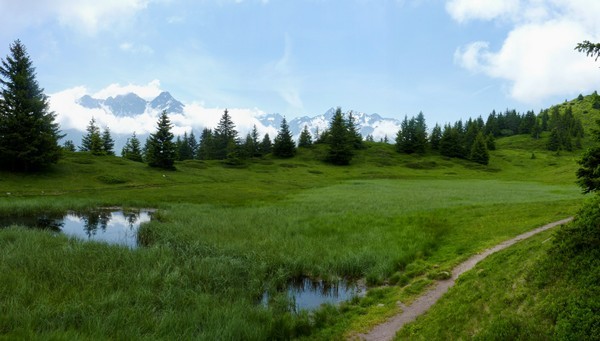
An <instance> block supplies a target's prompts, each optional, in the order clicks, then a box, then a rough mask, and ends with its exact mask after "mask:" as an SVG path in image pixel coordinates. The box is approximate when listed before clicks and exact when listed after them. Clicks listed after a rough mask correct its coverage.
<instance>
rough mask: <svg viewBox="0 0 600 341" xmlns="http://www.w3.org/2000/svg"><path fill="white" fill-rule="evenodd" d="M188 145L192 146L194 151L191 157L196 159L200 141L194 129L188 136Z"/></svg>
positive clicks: (191, 149)
mask: <svg viewBox="0 0 600 341" xmlns="http://www.w3.org/2000/svg"><path fill="white" fill-rule="evenodd" d="M188 146H189V147H190V152H191V153H192V157H191V159H195V158H196V153H198V141H197V140H196V136H195V135H194V131H193V130H192V131H190V135H189V137H188Z"/></svg>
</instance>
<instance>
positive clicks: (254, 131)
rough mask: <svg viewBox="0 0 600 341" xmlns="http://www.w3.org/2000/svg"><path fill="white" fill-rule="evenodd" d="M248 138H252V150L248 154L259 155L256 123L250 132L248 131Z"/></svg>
mask: <svg viewBox="0 0 600 341" xmlns="http://www.w3.org/2000/svg"><path fill="white" fill-rule="evenodd" d="M250 138H251V140H252V150H251V151H250V156H251V157H254V156H260V153H259V150H258V149H259V146H260V141H259V140H258V139H259V135H258V129H257V128H256V124H255V125H253V126H252V132H250Z"/></svg>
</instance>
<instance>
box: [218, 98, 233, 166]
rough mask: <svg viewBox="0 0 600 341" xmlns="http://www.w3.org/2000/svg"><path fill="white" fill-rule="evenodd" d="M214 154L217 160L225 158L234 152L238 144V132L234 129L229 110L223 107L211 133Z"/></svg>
mask: <svg viewBox="0 0 600 341" xmlns="http://www.w3.org/2000/svg"><path fill="white" fill-rule="evenodd" d="M213 138H214V147H215V149H214V154H215V157H216V158H217V159H219V160H223V159H226V158H227V157H229V156H231V155H232V154H234V153H235V150H236V148H237V144H238V141H237V139H238V132H237V130H235V124H233V121H232V120H231V116H230V115H229V111H228V110H227V109H225V111H224V112H223V116H221V119H220V120H219V124H218V125H217V128H215V131H214V133H213Z"/></svg>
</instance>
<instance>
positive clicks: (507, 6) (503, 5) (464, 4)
mask: <svg viewBox="0 0 600 341" xmlns="http://www.w3.org/2000/svg"><path fill="white" fill-rule="evenodd" d="M519 2H520V1H519V0H486V1H482V0H450V1H448V2H447V3H446V10H447V11H448V12H449V13H450V15H451V16H452V18H454V20H456V21H458V22H464V21H468V20H470V19H483V20H490V19H494V18H497V17H500V16H505V15H508V14H514V13H516V12H517V11H518V9H519Z"/></svg>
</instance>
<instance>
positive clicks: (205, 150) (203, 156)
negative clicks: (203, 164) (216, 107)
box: [196, 128, 215, 160]
mask: <svg viewBox="0 0 600 341" xmlns="http://www.w3.org/2000/svg"><path fill="white" fill-rule="evenodd" d="M196 158H197V159H199V160H212V159H214V158H215V141H214V136H213V132H212V130H211V129H210V128H204V129H203V130H202V135H200V144H199V145H198V153H197V155H196Z"/></svg>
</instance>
